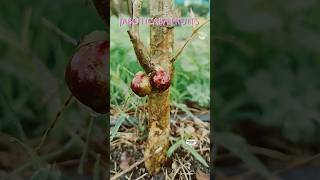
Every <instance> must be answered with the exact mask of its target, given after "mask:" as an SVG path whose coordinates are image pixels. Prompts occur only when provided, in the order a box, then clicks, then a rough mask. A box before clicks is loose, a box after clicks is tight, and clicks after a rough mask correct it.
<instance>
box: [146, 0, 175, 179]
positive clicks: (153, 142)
mask: <svg viewBox="0 0 320 180" xmlns="http://www.w3.org/2000/svg"><path fill="white" fill-rule="evenodd" d="M150 16H151V18H170V17H172V16H173V1H172V0H150ZM172 51H173V28H172V27H166V26H163V25H152V26H151V27H150V60H151V63H152V64H154V65H160V66H162V67H163V68H164V70H165V71H166V72H167V73H168V74H170V75H171V79H172V75H173V68H172V63H171V62H170V59H171V56H172V53H173V52H172ZM169 94H170V88H169V89H167V90H166V91H164V92H158V91H156V90H154V91H153V92H152V93H151V94H150V95H149V96H148V115H149V117H148V128H149V134H148V140H147V143H146V146H145V153H144V156H145V157H150V158H148V159H147V160H146V161H145V166H146V168H147V170H148V171H149V173H152V174H153V173H157V172H159V170H160V168H161V167H162V166H163V165H164V163H165V161H166V152H167V150H168V148H169V135H170V97H169Z"/></svg>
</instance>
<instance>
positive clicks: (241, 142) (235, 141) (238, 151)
mask: <svg viewBox="0 0 320 180" xmlns="http://www.w3.org/2000/svg"><path fill="white" fill-rule="evenodd" d="M215 142H216V143H217V144H220V145H221V146H223V147H225V148H226V149H228V150H229V151H230V152H231V153H233V154H234V155H236V156H237V157H239V158H240V159H241V160H242V161H244V162H245V163H247V164H248V166H249V167H251V168H253V169H255V170H256V171H257V172H258V173H260V174H261V175H263V176H265V177H270V176H271V173H270V171H269V170H268V169H267V167H266V166H265V165H264V164H263V163H262V162H261V161H260V160H259V159H258V158H257V157H255V156H254V155H253V154H252V153H251V152H250V150H249V146H248V144H247V142H246V141H245V139H243V138H242V137H241V136H239V135H237V134H232V133H216V134H215Z"/></svg>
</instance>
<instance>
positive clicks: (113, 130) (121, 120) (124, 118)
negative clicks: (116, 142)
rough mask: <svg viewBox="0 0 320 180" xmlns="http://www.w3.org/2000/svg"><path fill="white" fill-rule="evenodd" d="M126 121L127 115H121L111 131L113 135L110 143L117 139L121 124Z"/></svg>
mask: <svg viewBox="0 0 320 180" xmlns="http://www.w3.org/2000/svg"><path fill="white" fill-rule="evenodd" d="M125 120H126V114H120V117H119V118H118V120H117V122H116V124H115V126H114V128H113V129H112V131H111V135H110V142H111V141H112V140H113V138H115V137H116V135H117V133H118V130H119V128H120V126H121V124H122V123H123V122H124V121H125Z"/></svg>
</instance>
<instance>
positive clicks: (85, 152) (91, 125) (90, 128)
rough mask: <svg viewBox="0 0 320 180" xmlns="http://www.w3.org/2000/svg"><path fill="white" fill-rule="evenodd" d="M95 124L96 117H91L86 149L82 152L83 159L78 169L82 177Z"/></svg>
mask: <svg viewBox="0 0 320 180" xmlns="http://www.w3.org/2000/svg"><path fill="white" fill-rule="evenodd" d="M93 123H94V117H93V116H91V118H90V124H89V129H88V132H87V137H86V142H85V145H84V148H83V151H82V155H81V158H80V164H79V167H78V173H79V174H80V175H82V174H83V166H84V163H85V157H86V154H87V151H88V150H87V149H88V144H89V139H90V135H91V132H92V127H93Z"/></svg>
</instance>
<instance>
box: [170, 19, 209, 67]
mask: <svg viewBox="0 0 320 180" xmlns="http://www.w3.org/2000/svg"><path fill="white" fill-rule="evenodd" d="M209 21H210V20H206V21H205V22H203V23H202V24H201V25H199V26H198V27H197V28H195V29H194V30H193V31H192V34H191V35H190V37H189V38H188V39H187V40H186V42H185V43H184V44H183V46H182V47H181V48H180V49H179V50H178V52H177V54H176V55H175V56H174V57H173V58H172V59H171V60H170V61H171V62H172V63H173V62H174V61H176V60H177V59H178V57H179V56H180V54H181V53H182V51H183V50H184V49H185V48H186V46H187V45H188V44H189V42H190V41H191V40H192V39H193V37H194V36H195V35H196V34H197V33H198V31H199V30H200V29H201V28H202V27H203V26H204V25H206V24H207V23H209Z"/></svg>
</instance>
